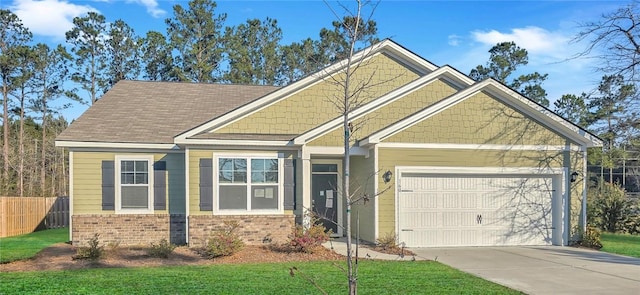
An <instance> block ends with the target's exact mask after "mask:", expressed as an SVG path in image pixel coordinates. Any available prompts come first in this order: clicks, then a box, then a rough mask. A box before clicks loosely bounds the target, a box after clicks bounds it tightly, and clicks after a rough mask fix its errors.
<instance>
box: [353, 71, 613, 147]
mask: <svg viewBox="0 0 640 295" xmlns="http://www.w3.org/2000/svg"><path fill="white" fill-rule="evenodd" d="M482 92H485V93H486V94H488V95H491V97H492V98H494V99H496V100H497V101H499V102H501V103H503V104H504V105H506V106H508V107H510V108H512V109H514V110H517V111H518V112H519V113H521V114H522V115H524V116H526V117H527V118H530V119H532V120H534V121H535V122H537V123H539V124H540V125H541V126H544V127H545V128H548V129H550V130H552V131H553V132H554V133H556V134H559V135H561V136H562V137H564V138H567V139H569V140H571V141H573V142H574V143H577V144H580V145H584V146H587V147H591V146H601V145H602V141H601V140H600V139H599V138H598V137H596V136H595V135H593V134H591V133H589V132H588V131H586V130H584V129H582V128H580V127H579V126H577V125H575V124H573V123H571V122H569V121H567V120H565V119H564V118H562V117H560V116H558V115H556V114H554V113H553V112H551V111H550V110H548V109H546V108H544V107H543V106H541V105H539V104H537V103H535V102H533V101H531V100H529V99H527V98H526V97H524V96H522V95H520V94H519V93H517V92H515V91H513V90H512V89H510V88H509V87H507V86H505V85H503V84H502V83H500V82H498V81H496V80H494V79H486V80H484V81H482V82H478V83H476V84H474V85H472V86H470V87H468V88H467V89H464V90H462V91H460V92H458V93H456V94H454V95H452V96H450V97H448V98H447V99H444V100H442V101H440V102H438V103H436V104H434V105H431V106H429V107H427V108H425V109H424V110H422V111H420V112H418V113H416V114H414V115H412V116H409V117H407V118H405V119H403V120H401V121H398V122H396V123H395V124H392V125H389V126H388V127H387V128H384V129H382V130H380V131H378V132H375V133H373V134H371V135H370V136H369V137H368V138H366V139H364V140H362V141H361V142H360V145H361V146H362V145H367V144H375V143H379V142H381V141H383V140H385V139H387V138H390V137H391V136H393V135H395V134H397V133H399V132H401V131H403V130H406V129H408V128H411V127H412V126H415V125H416V124H418V123H420V122H422V121H423V120H427V119H430V118H431V117H434V116H436V115H437V114H439V113H441V112H444V111H445V110H447V109H449V108H452V107H453V106H455V105H457V104H459V103H462V102H463V101H465V100H467V99H470V98H473V97H475V96H476V95H477V94H479V93H482ZM464 115H466V114H464ZM469 132H471V131H469Z"/></svg>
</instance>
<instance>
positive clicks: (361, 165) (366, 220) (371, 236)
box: [349, 151, 379, 242]
mask: <svg viewBox="0 0 640 295" xmlns="http://www.w3.org/2000/svg"><path fill="white" fill-rule="evenodd" d="M376 177H379V176H378V175H376V169H375V159H374V155H373V151H371V155H370V156H369V157H368V158H365V157H360V156H358V157H351V178H350V186H349V188H350V191H351V194H352V195H353V196H354V197H355V198H359V197H362V196H363V195H364V194H367V195H368V196H369V197H370V200H369V201H368V202H366V204H365V203H364V202H362V201H361V202H359V203H356V204H354V206H353V214H352V215H351V224H353V225H354V227H353V229H354V230H353V231H352V232H353V233H354V234H355V233H356V231H355V229H356V225H357V224H358V223H357V219H356V218H358V217H359V218H360V233H359V236H360V238H361V239H363V240H365V241H369V242H375V239H376V238H375V234H376V233H375V208H374V206H373V204H374V198H375V181H374V180H375V178H376Z"/></svg>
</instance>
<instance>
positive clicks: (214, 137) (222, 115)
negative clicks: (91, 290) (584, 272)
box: [56, 40, 602, 247]
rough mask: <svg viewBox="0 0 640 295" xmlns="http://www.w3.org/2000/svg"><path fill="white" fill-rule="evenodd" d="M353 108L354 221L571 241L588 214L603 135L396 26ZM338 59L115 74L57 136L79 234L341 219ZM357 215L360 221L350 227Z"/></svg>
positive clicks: (184, 237)
mask: <svg viewBox="0 0 640 295" xmlns="http://www.w3.org/2000/svg"><path fill="white" fill-rule="evenodd" d="M354 60H355V61H356V62H357V64H358V71H357V72H356V74H355V76H354V81H355V82H354V83H356V82H357V83H360V82H363V81H368V85H370V86H371V87H369V88H367V92H366V95H363V96H361V97H360V104H359V107H358V108H356V109H354V110H353V111H352V113H351V116H350V118H351V120H352V121H351V122H352V123H353V125H354V126H358V128H356V129H357V130H354V131H353V138H352V139H353V140H352V143H351V147H350V154H351V156H350V171H351V173H350V174H351V175H350V188H351V192H352V193H354V194H355V195H361V196H364V195H365V194H366V195H367V196H368V197H369V198H368V200H369V201H368V202H358V203H356V204H355V205H354V208H353V210H352V215H351V216H352V219H353V224H354V235H355V234H356V233H355V232H356V231H357V236H358V237H359V238H361V239H363V240H366V241H375V240H376V239H377V238H379V237H382V236H385V235H395V236H397V238H398V242H400V243H404V245H405V246H408V247H421V246H427V247H428V246H485V245H491V246H499V245H551V244H553V245H567V244H568V243H569V242H570V241H571V240H572V239H575V238H576V237H579V235H580V234H581V233H582V231H583V230H584V227H585V220H586V181H585V177H584V176H585V174H586V150H587V148H589V147H597V146H601V144H602V142H601V140H600V139H598V138H597V137H596V136H594V135H593V134H591V133H589V132H587V131H586V130H584V129H582V128H580V127H579V126H576V125H574V124H572V123H571V122H569V121H567V120H565V119H563V118H561V117H560V116H558V115H556V114H554V113H553V112H551V111H550V110H548V109H546V108H544V107H542V106H540V105H538V104H536V103H535V102H533V101H531V100H529V99H527V98H525V97H523V96H522V95H520V94H519V93H517V92H515V91H513V90H512V89H510V88H508V87H506V86H504V85H503V84H501V83H499V82H497V81H495V80H493V79H487V80H484V81H481V82H475V81H473V80H472V79H470V78H469V77H467V76H466V75H464V74H462V73H460V72H459V71H457V70H455V69H453V68H451V67H449V66H442V67H438V66H436V65H434V64H432V63H430V62H429V61H427V60H425V59H423V58H421V57H420V56H417V55H416V54H414V53H412V52H411V51H409V50H407V49H405V48H403V47H402V46H400V45H399V44H397V43H394V42H393V41H391V40H384V41H382V42H380V43H378V44H376V45H374V46H372V47H370V48H367V49H365V50H363V51H360V52H359V53H357V55H356V56H355V58H354ZM344 64H345V63H344V62H340V63H336V64H334V65H331V66H329V67H327V68H326V69H324V70H322V71H319V72H318V73H316V74H313V75H311V76H308V77H306V78H304V79H302V80H300V81H297V82H295V83H292V84H290V85H288V86H286V87H282V88H278V87H271V86H246V85H222V84H193V83H175V82H142V81H120V82H118V83H117V84H116V85H115V86H114V87H113V88H112V89H111V90H110V91H109V92H107V93H106V94H105V95H104V96H103V98H102V99H100V100H99V101H98V102H96V103H95V104H94V105H93V106H91V107H90V108H89V109H88V110H87V111H86V112H85V113H84V114H83V115H82V116H80V117H79V118H78V119H77V120H76V121H75V122H73V123H72V124H71V125H70V126H69V127H68V128H67V129H66V130H65V131H64V132H63V133H62V134H60V135H59V136H58V138H57V139H56V145H57V146H59V147H64V148H67V149H68V150H69V171H70V181H69V182H70V183H69V187H70V197H71V212H72V213H71V215H72V217H71V224H72V225H71V227H72V230H71V240H72V241H73V243H74V244H76V245H83V244H86V243H87V241H88V240H89V238H91V237H92V236H93V235H94V233H98V234H100V239H101V241H103V242H105V243H109V242H118V243H120V244H122V245H126V244H148V243H151V242H157V241H159V240H160V239H162V238H166V239H170V240H171V241H172V242H173V243H178V244H180V243H188V244H189V245H190V246H201V245H204V244H205V243H206V241H207V239H208V237H209V236H210V235H211V233H212V231H214V230H217V229H220V228H223V226H224V224H225V222H229V221H236V222H238V224H239V228H238V230H239V233H240V234H241V236H242V237H243V239H244V240H245V242H247V243H249V244H260V243H262V242H263V241H267V240H271V241H282V240H285V239H286V238H287V235H288V234H289V233H290V232H291V227H292V226H293V225H294V224H295V223H303V222H304V221H305V220H306V219H305V212H306V211H307V210H311V211H313V212H320V213H322V214H323V215H325V216H327V218H330V219H331V220H332V221H333V222H334V223H331V222H325V224H326V226H327V227H328V228H330V229H332V231H333V233H334V234H335V235H344V231H343V229H342V226H336V224H337V225H344V224H345V223H346V214H345V204H346V203H345V200H344V197H343V196H342V194H340V192H339V189H340V188H341V187H342V183H341V182H342V177H341V171H342V165H343V161H342V160H343V155H344V152H343V147H342V146H343V134H344V131H343V130H342V124H343V122H342V118H341V116H340V113H339V111H337V109H336V107H335V105H334V104H333V103H332V102H331V99H330V98H331V97H332V95H336V94H338V95H339V92H340V91H341V89H340V87H338V86H336V85H335V83H332V82H335V81H338V80H339V79H341V77H342V76H341V73H342V72H341V70H343V69H344ZM356 224H357V226H355V225H356Z"/></svg>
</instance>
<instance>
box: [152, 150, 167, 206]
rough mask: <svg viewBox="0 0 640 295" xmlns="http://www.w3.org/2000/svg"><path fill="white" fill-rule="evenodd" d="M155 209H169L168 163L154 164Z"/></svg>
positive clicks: (159, 162)
mask: <svg viewBox="0 0 640 295" xmlns="http://www.w3.org/2000/svg"><path fill="white" fill-rule="evenodd" d="M153 209H154V210H165V209H167V162H165V161H158V162H155V163H154V164H153Z"/></svg>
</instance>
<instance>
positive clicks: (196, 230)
mask: <svg viewBox="0 0 640 295" xmlns="http://www.w3.org/2000/svg"><path fill="white" fill-rule="evenodd" d="M294 220H295V216H294V215H289V214H287V215H223V216H213V215H192V216H189V247H202V246H204V245H206V243H207V240H208V239H209V237H210V236H211V234H212V233H213V232H215V231H217V230H223V229H225V228H226V227H225V225H224V224H225V222H228V221H235V222H238V225H239V227H238V229H237V233H238V235H240V237H242V240H243V241H244V242H245V243H246V244H247V245H260V244H263V243H264V242H266V240H267V239H270V240H271V242H274V243H281V242H284V241H286V240H287V236H288V235H289V234H290V233H291V231H292V228H293V226H294V224H295V223H294Z"/></svg>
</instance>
